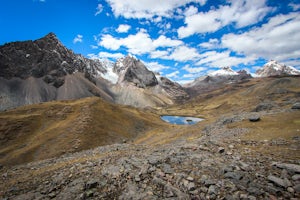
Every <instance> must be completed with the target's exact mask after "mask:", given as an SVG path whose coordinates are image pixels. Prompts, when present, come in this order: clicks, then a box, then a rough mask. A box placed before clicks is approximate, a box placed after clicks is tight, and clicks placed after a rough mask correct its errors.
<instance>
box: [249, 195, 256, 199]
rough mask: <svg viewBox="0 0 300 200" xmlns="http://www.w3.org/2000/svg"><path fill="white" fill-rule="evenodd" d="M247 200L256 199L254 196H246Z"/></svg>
mask: <svg viewBox="0 0 300 200" xmlns="http://www.w3.org/2000/svg"><path fill="white" fill-rule="evenodd" d="M248 199H249V200H256V197H255V196H252V195H249V196H248Z"/></svg>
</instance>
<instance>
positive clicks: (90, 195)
mask: <svg viewBox="0 0 300 200" xmlns="http://www.w3.org/2000/svg"><path fill="white" fill-rule="evenodd" d="M85 194H86V197H92V196H94V191H93V190H88V191H86V192H85Z"/></svg>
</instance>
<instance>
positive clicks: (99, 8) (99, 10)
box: [95, 3, 103, 16]
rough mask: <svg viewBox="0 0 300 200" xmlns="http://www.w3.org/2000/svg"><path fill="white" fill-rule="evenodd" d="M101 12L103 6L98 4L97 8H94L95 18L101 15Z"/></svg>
mask: <svg viewBox="0 0 300 200" xmlns="http://www.w3.org/2000/svg"><path fill="white" fill-rule="evenodd" d="M102 11H103V5H102V4H100V3H99V4H98V5H97V8H96V13H95V16H97V15H99V14H100V13H102Z"/></svg>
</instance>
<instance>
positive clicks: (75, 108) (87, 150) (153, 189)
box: [0, 33, 300, 200]
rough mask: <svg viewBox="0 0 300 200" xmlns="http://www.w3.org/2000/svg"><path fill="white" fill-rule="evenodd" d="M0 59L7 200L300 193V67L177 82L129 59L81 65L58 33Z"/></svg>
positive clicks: (0, 160) (275, 66) (0, 166)
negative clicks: (171, 119) (177, 120)
mask: <svg viewBox="0 0 300 200" xmlns="http://www.w3.org/2000/svg"><path fill="white" fill-rule="evenodd" d="M26 51H27V52H26ZM16 52H17V53H16ZM30 57H33V59H31V58H30ZM0 58H1V59H0V64H1V68H0V83H1V88H0V109H1V112H0V175H1V177H0V179H1V183H0V197H1V198H3V199H22V200H23V199H251V200H254V199H298V198H300V178H299V177H300V162H299V160H300V87H299V85H300V77H299V74H300V72H299V71H297V70H296V69H293V68H291V67H288V66H286V65H281V64H279V63H277V62H275V61H270V62H269V63H267V64H265V65H264V66H263V67H262V69H261V70H260V71H259V73H261V74H262V76H259V77H255V78H253V77H252V76H251V75H250V74H248V73H247V72H246V71H238V72H235V71H233V70H232V69H231V68H230V67H223V68H221V69H220V70H218V71H215V72H214V73H211V74H207V75H205V76H203V77H199V78H197V79H195V81H194V82H191V83H189V84H186V85H180V84H178V83H176V82H173V81H172V80H170V79H168V78H166V77H163V76H162V75H160V74H158V73H154V72H152V71H150V70H149V69H148V68H147V67H146V66H145V64H144V63H143V62H142V61H141V60H139V59H137V58H135V57H134V56H132V55H128V56H126V57H124V58H120V59H118V60H117V61H116V62H115V63H109V64H107V63H106V62H103V61H101V60H93V59H88V58H84V57H83V56H81V55H78V54H75V53H73V52H72V51H71V50H69V49H67V48H66V47H64V46H63V45H62V44H61V42H60V41H59V40H58V39H57V38H56V36H55V34H53V33H50V34H48V35H46V36H45V37H44V38H41V39H38V40H35V41H26V42H16V43H9V44H6V45H4V46H1V48H0ZM162 116H183V117H195V118H199V119H203V120H201V121H199V122H197V123H195V124H190V125H187V124H188V123H189V122H191V121H193V120H195V119H192V118H186V119H184V120H185V121H184V123H187V124H185V125H177V124H171V123H168V122H166V121H163V120H162V119H161V117H162Z"/></svg>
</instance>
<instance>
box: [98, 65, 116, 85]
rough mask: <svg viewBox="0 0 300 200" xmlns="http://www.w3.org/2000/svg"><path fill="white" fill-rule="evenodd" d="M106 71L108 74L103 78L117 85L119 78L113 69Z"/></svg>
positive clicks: (109, 68)
mask: <svg viewBox="0 0 300 200" xmlns="http://www.w3.org/2000/svg"><path fill="white" fill-rule="evenodd" d="M106 70H107V72H106V73H105V74H102V77H103V78H104V79H106V80H108V81H110V82H112V83H113V84H116V83H117V82H118V78H119V76H118V75H117V74H116V73H115V72H113V68H112V67H107V68H106Z"/></svg>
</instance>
